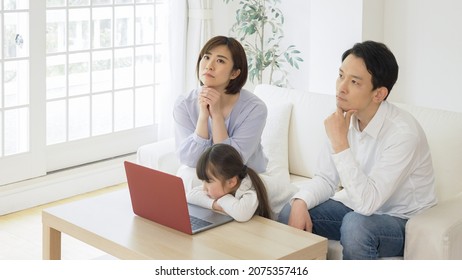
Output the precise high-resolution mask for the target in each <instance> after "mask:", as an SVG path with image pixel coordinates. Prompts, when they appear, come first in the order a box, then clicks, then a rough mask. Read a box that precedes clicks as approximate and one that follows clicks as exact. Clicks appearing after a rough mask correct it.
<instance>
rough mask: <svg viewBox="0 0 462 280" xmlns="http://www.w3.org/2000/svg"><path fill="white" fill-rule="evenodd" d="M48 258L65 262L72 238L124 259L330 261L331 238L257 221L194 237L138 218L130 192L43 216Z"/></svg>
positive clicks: (62, 207)
mask: <svg viewBox="0 0 462 280" xmlns="http://www.w3.org/2000/svg"><path fill="white" fill-rule="evenodd" d="M42 223H43V259H60V258H61V234H62V233H65V234H68V235H70V236H72V237H74V238H76V239H79V240H81V241H83V242H85V243H87V244H89V245H91V246H94V247H96V248H98V249H100V250H103V251H105V252H107V253H108V254H110V255H113V256H114V257H117V258H119V259H135V260H140V259H169V260H171V259H183V260H184V259H198V260H206V259H244V260H251V259H325V258H326V254H327V239H326V238H324V237H320V236H317V235H314V234H311V233H308V232H304V231H301V230H297V229H295V228H292V227H289V226H287V225H284V224H281V223H278V222H275V221H272V220H269V219H265V218H262V217H259V216H255V217H253V218H252V219H251V220H250V221H248V222H245V223H239V222H235V221H233V222H230V223H228V224H225V225H222V226H219V227H216V228H213V229H210V230H207V231H205V232H201V233H198V234H196V235H188V234H184V233H182V232H179V231H176V230H174V229H170V228H168V227H165V226H162V225H160V224H157V223H154V222H152V221H149V220H146V219H144V218H141V217H138V216H136V215H135V214H133V211H132V208H131V203H130V195H129V193H128V190H126V189H124V190H119V191H114V192H112V193H108V194H104V195H101V196H98V197H92V198H87V199H83V200H79V201H75V202H71V203H68V204H64V205H60V206H56V207H52V208H47V209H45V210H43V212H42Z"/></svg>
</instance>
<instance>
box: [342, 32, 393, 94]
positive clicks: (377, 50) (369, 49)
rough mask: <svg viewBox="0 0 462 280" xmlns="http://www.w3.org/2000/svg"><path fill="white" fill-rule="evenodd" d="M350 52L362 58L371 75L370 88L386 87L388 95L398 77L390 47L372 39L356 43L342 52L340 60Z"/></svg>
mask: <svg viewBox="0 0 462 280" xmlns="http://www.w3.org/2000/svg"><path fill="white" fill-rule="evenodd" d="M350 54H352V55H354V56H356V57H359V58H362V59H363V60H364V63H365V64H366V68H367V71H368V72H369V73H370V74H371V75H372V87H373V88H372V90H375V89H377V88H379V87H386V88H387V89H388V95H389V94H390V92H391V89H392V88H393V86H394V84H395V83H396V80H397V79H398V68H399V67H398V63H397V62H396V58H395V56H394V55H393V53H392V52H391V51H390V49H388V47H387V46H386V45H385V44H383V43H379V42H374V41H365V42H363V43H356V44H355V45H354V46H353V47H352V48H351V49H349V50H346V51H345V52H344V53H343V55H342V62H343V61H344V60H345V58H346V57H347V56H348V55H350ZM388 95H387V96H386V97H385V99H387V97H388Z"/></svg>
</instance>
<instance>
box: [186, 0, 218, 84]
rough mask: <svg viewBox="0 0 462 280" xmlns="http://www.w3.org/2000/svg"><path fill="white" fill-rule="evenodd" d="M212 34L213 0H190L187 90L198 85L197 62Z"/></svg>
mask: <svg viewBox="0 0 462 280" xmlns="http://www.w3.org/2000/svg"><path fill="white" fill-rule="evenodd" d="M211 36H212V0H188V34H187V38H188V41H187V44H188V47H187V49H186V91H190V90H192V89H194V88H195V87H197V85H198V80H197V75H196V63H197V57H198V55H199V52H200V51H201V49H202V47H203V46H204V44H205V43H206V42H207V41H208V40H209V39H210V37H211Z"/></svg>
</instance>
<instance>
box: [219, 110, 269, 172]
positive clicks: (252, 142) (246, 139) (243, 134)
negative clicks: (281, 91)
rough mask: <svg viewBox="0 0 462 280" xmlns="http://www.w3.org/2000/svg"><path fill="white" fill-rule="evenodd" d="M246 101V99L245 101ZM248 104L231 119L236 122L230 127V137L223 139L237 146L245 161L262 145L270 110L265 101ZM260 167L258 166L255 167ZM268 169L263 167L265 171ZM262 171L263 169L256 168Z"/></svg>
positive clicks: (226, 142)
mask: <svg viewBox="0 0 462 280" xmlns="http://www.w3.org/2000/svg"><path fill="white" fill-rule="evenodd" d="M243 102H245V101H243ZM241 105H243V104H241ZM245 106H248V107H246V108H243V110H242V113H244V114H242V113H238V114H236V115H235V116H233V118H235V119H234V120H230V122H232V121H235V124H234V125H232V126H231V127H230V128H231V130H229V129H228V135H229V138H228V139H226V140H225V141H223V143H225V144H228V145H231V146H233V147H234V148H236V150H238V151H239V152H240V154H241V155H242V158H243V160H244V162H245V163H247V162H248V161H249V158H250V157H251V156H253V155H254V154H255V153H256V152H257V151H258V149H259V148H260V145H261V136H262V133H263V129H264V128H265V124H266V118H267V115H268V110H267V108H266V105H265V104H264V103H263V102H257V101H254V102H250V103H249V104H246V105H245ZM255 169H258V168H255ZM265 169H266V166H265V168H264V169H263V171H264V170H265ZM256 171H257V172H260V171H261V170H256Z"/></svg>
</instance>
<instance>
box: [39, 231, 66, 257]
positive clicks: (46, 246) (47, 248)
mask: <svg viewBox="0 0 462 280" xmlns="http://www.w3.org/2000/svg"><path fill="white" fill-rule="evenodd" d="M42 250H43V252H42V254H43V255H42V258H43V259H44V260H60V259H61V232H60V231H58V230H56V229H54V228H51V227H49V226H47V225H43V247H42Z"/></svg>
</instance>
